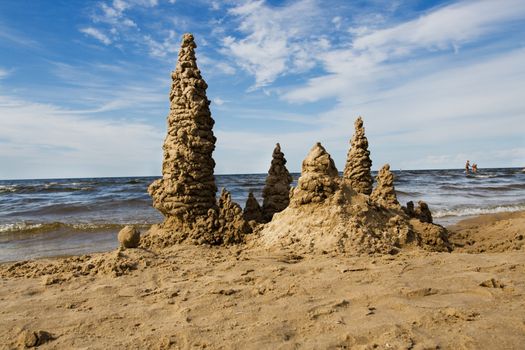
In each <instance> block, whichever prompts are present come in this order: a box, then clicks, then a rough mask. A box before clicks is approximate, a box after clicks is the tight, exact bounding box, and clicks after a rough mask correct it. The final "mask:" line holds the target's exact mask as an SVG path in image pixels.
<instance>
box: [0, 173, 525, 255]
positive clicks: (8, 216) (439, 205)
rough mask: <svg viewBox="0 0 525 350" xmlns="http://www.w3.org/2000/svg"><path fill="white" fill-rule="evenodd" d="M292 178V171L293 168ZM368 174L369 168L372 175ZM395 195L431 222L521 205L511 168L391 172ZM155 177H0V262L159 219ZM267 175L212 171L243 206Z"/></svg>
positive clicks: (56, 251) (79, 245) (77, 246)
mask: <svg viewBox="0 0 525 350" xmlns="http://www.w3.org/2000/svg"><path fill="white" fill-rule="evenodd" d="M292 175H293V178H294V183H293V184H292V185H295V183H296V181H297V179H298V177H299V174H292ZM374 175H375V174H374ZM394 176H395V187H396V191H397V195H398V199H399V201H400V202H401V203H402V204H403V205H404V204H405V203H406V202H407V201H409V200H411V201H414V203H417V201H419V200H424V201H425V202H427V203H428V204H429V206H430V209H431V211H432V214H433V216H434V220H435V222H437V223H439V224H442V225H449V224H452V223H454V222H457V221H458V220H460V219H462V218H465V217H468V216H472V215H479V214H484V213H496V212H503V211H517V210H525V172H523V171H522V169H518V168H506V169H482V170H480V171H479V172H478V173H477V174H474V175H472V174H471V175H468V176H467V175H466V174H465V173H464V172H463V170H458V169H452V170H406V171H394ZM155 179H156V178H155V177H120V178H85V179H48V180H11V181H0V262H2V261H15V260H24V259H31V258H38V257H45V256H60V255H72V254H82V253H90V252H95V251H106V250H111V249H114V248H116V247H117V239H116V234H117V232H118V231H119V229H120V228H121V227H122V226H123V225H126V224H135V225H139V226H140V227H141V228H142V229H143V230H145V229H147V228H148V227H149V225H151V224H154V223H159V222H161V221H162V215H161V214H160V213H159V212H158V211H157V210H155V209H154V208H152V206H151V198H150V197H149V195H148V193H147V187H148V185H149V184H150V183H151V182H153V181H154V180H155ZM265 179H266V174H248V175H217V176H216V182H217V187H218V188H219V191H220V189H221V188H223V187H225V188H227V189H228V190H229V191H230V192H231V194H232V198H233V200H235V201H236V202H237V203H239V204H240V205H241V206H244V203H245V201H246V198H247V196H248V193H249V192H250V191H252V192H253V193H254V194H255V196H256V198H257V199H258V200H259V202H260V203H262V189H263V187H264V181H265Z"/></svg>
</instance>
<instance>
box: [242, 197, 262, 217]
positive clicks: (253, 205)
mask: <svg viewBox="0 0 525 350" xmlns="http://www.w3.org/2000/svg"><path fill="white" fill-rule="evenodd" d="M243 217H244V220H246V221H252V220H255V221H256V222H261V221H262V208H261V206H260V205H259V202H257V198H255V196H254V195H253V192H250V193H248V199H247V200H246V204H245V206H244V212H243Z"/></svg>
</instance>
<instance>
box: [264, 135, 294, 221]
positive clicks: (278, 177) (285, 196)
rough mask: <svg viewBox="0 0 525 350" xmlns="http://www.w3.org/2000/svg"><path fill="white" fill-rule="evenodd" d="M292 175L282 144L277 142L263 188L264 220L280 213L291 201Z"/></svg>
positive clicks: (268, 219)
mask: <svg viewBox="0 0 525 350" xmlns="http://www.w3.org/2000/svg"><path fill="white" fill-rule="evenodd" d="M292 180H293V179H292V176H291V175H290V173H289V172H288V169H286V159H285V158H284V153H283V152H281V145H280V144H276V145H275V149H274V150H273V154H272V164H271V166H270V169H269V170H268V176H267V177H266V184H265V185H264V189H263V207H262V211H263V220H264V221H266V222H268V221H270V220H271V219H272V216H273V214H275V213H278V212H280V211H282V210H284V208H286V207H287V206H288V204H289V203H290V197H289V196H290V184H291V183H292Z"/></svg>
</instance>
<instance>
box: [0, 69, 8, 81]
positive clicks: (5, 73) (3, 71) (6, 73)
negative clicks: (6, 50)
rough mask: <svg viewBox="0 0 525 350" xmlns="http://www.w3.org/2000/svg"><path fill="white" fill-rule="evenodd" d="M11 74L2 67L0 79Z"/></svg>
mask: <svg viewBox="0 0 525 350" xmlns="http://www.w3.org/2000/svg"><path fill="white" fill-rule="evenodd" d="M8 75H9V71H7V70H5V69H3V68H0V79H4V78H6V77H7V76H8Z"/></svg>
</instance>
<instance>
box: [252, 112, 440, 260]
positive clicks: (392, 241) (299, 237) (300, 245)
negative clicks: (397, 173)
mask: <svg viewBox="0 0 525 350" xmlns="http://www.w3.org/2000/svg"><path fill="white" fill-rule="evenodd" d="M355 125H356V135H354V138H353V142H352V147H360V150H359V151H355V152H352V150H350V152H349V153H348V157H349V159H348V160H347V162H346V167H345V175H344V176H343V178H340V177H339V174H338V171H337V168H336V166H335V164H334V161H333V160H332V158H331V157H330V154H328V152H327V151H326V150H325V148H324V147H323V146H322V145H321V144H320V143H317V144H315V145H314V147H313V148H312V149H311V150H310V152H309V154H308V155H307V156H306V158H305V160H304V161H303V164H302V169H301V177H300V178H299V180H298V185H297V188H295V189H294V191H293V193H292V197H291V200H290V205H289V206H288V208H286V209H285V210H284V211H282V212H280V213H277V214H275V216H274V218H273V220H272V221H271V222H270V223H269V224H267V225H266V226H265V227H264V228H263V229H262V231H261V238H260V239H261V242H262V244H263V245H266V246H269V247H272V246H278V247H295V249H297V250H306V251H320V252H328V251H335V252H338V253H351V254H356V253H357V254H361V253H367V254H373V253H395V252H397V251H399V250H400V249H401V248H403V247H410V246H412V247H416V246H421V247H424V248H426V249H429V250H437V251H449V250H450V245H449V243H448V237H447V231H446V229H445V228H443V227H441V226H439V225H433V224H431V223H429V222H428V221H424V220H418V219H413V218H411V217H410V216H408V215H407V214H406V213H405V211H403V209H402V208H401V205H400V204H399V202H398V200H397V197H396V193H395V188H394V176H393V174H392V172H391V171H390V166H389V165H388V164H386V165H385V166H383V168H382V169H381V170H380V171H379V173H378V176H377V186H376V188H375V189H373V191H370V192H371V194H370V195H368V194H367V193H366V192H368V191H369V190H368V189H369V186H370V185H371V181H370V179H371V177H370V178H369V176H368V174H369V172H370V169H369V168H368V166H369V164H371V161H370V160H369V158H368V156H369V152H368V151H367V150H366V147H367V146H368V142H367V141H366V137H365V135H364V128H363V121H362V119H361V118H358V119H357V121H356V123H355ZM356 154H358V155H359V159H361V160H360V161H355V159H352V157H356ZM353 167H356V168H357V171H356V170H355V169H354V168H353ZM348 174H358V175H359V176H356V177H352V176H348ZM354 186H356V187H357V188H354ZM427 209H428V207H427Z"/></svg>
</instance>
